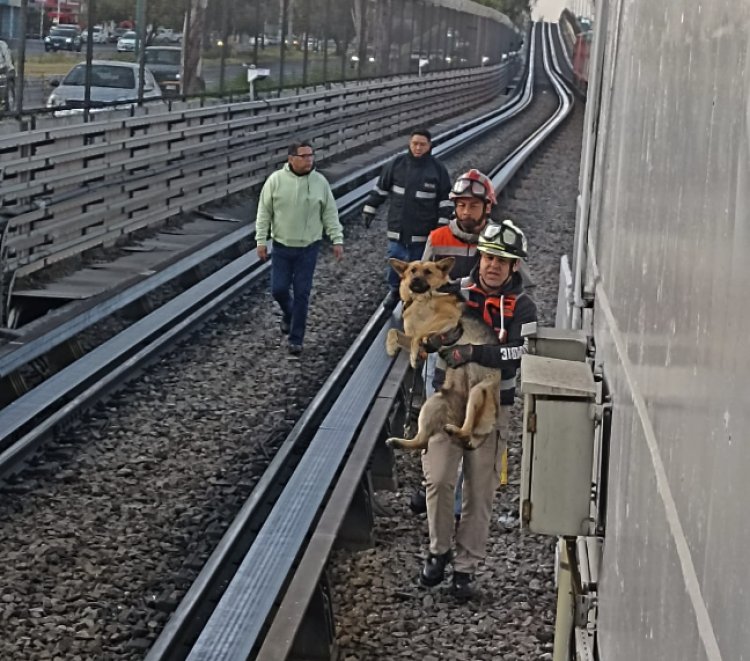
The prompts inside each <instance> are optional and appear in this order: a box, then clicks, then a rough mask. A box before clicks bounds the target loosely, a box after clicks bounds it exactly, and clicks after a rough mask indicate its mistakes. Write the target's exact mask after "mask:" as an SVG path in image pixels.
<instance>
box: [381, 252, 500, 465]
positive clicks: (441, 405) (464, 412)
mask: <svg viewBox="0 0 750 661" xmlns="http://www.w3.org/2000/svg"><path fill="white" fill-rule="evenodd" d="M454 261H455V260H454V259H453V257H446V258H445V259H441V260H440V261H438V262H422V261H416V262H402V261H401V260H398V259H391V260H390V263H391V266H392V267H393V269H394V270H395V271H396V272H397V273H398V274H399V276H400V278H401V284H400V286H399V295H400V297H401V300H402V302H403V319H404V332H403V333H401V332H400V331H398V330H396V329H394V328H392V329H391V330H389V331H388V336H387V338H386V351H387V353H388V355H389V356H393V355H395V354H396V352H397V351H398V348H399V347H400V346H401V347H404V348H408V349H409V352H410V353H409V359H410V362H411V365H412V367H413V368H416V366H417V363H418V360H419V357H420V347H421V345H422V343H423V342H425V341H426V340H427V338H428V337H429V336H430V335H433V334H436V333H437V334H442V335H452V337H451V339H452V340H454V342H453V343H454V344H492V343H493V342H495V343H496V342H497V341H498V340H497V337H496V336H495V334H494V333H493V332H492V329H490V328H489V327H488V326H487V324H485V323H484V322H483V321H482V320H481V319H478V318H475V317H474V316H473V315H464V314H463V307H464V306H463V305H462V303H461V302H460V301H459V299H458V297H457V296H455V295H454V294H448V293H443V292H440V291H438V290H439V289H440V287H442V286H443V285H445V284H447V282H448V274H449V273H450V270H451V268H452V267H453V263H454ZM453 331H455V334H452V332H453ZM499 395H500V370H499V369H492V368H489V367H482V366H481V365H479V364H477V363H472V362H470V363H466V364H464V365H461V366H459V367H457V368H448V369H447V370H446V375H445V383H444V384H443V386H442V388H441V389H440V391H439V392H436V393H435V394H433V395H432V396H431V397H428V398H427V400H426V401H425V403H424V404H423V405H422V408H421V409H420V411H419V419H418V429H417V435H416V436H415V437H414V438H413V439H404V438H389V439H388V440H387V441H386V443H388V445H390V446H391V447H401V448H405V449H408V450H423V449H425V448H427V446H428V442H429V440H430V438H431V437H432V436H433V435H434V434H437V433H440V432H447V433H448V434H450V435H451V436H452V437H453V438H454V439H456V441H457V442H459V443H461V444H462V445H463V446H464V447H465V448H467V449H470V450H473V449H476V448H478V447H479V446H480V445H481V444H482V443H483V442H484V441H485V440H486V439H487V436H488V435H489V434H490V433H491V432H492V431H493V429H494V428H495V422H496V418H497V412H498V406H499Z"/></svg>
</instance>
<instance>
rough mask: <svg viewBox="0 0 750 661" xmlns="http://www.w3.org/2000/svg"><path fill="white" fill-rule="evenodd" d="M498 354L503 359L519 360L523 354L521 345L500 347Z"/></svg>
mask: <svg viewBox="0 0 750 661" xmlns="http://www.w3.org/2000/svg"><path fill="white" fill-rule="evenodd" d="M500 355H501V356H502V358H503V360H521V356H523V347H502V348H501V349H500Z"/></svg>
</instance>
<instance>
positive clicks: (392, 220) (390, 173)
mask: <svg viewBox="0 0 750 661" xmlns="http://www.w3.org/2000/svg"><path fill="white" fill-rule="evenodd" d="M450 188H451V181H450V177H449V176H448V171H447V170H446V169H445V166H444V165H443V164H442V163H441V162H440V161H439V160H438V159H437V158H435V157H434V156H433V155H432V136H431V134H430V132H429V131H428V130H427V129H422V128H419V129H414V130H413V131H412V132H411V136H410V138H409V150H408V151H407V152H406V153H405V154H401V155H399V156H397V157H396V158H394V159H393V160H392V161H390V162H389V163H387V164H386V165H385V166H383V169H382V171H381V172H380V177H379V178H378V182H377V184H376V185H375V188H374V189H373V191H372V193H370V196H369V197H368V198H367V202H366V203H365V206H364V209H363V210H362V217H363V218H364V222H365V227H369V226H370V224H371V223H372V221H373V219H374V218H375V213H376V211H377V208H378V207H379V206H380V205H381V204H383V202H385V201H386V200H387V199H389V198H390V206H389V209H388V257H389V258H390V257H395V258H396V259H400V260H403V261H405V262H412V261H414V260H417V259H422V253H423V252H424V246H425V243H426V242H427V236H428V235H429V233H430V232H431V231H432V230H434V229H435V228H436V227H437V226H438V222H439V221H441V220H442V222H447V221H448V218H449V217H450V215H451V212H452V211H453V203H452V202H451V201H450V200H449V199H448V193H449V192H450ZM386 277H387V280H388V284H389V286H390V288H391V291H390V292H389V293H388V297H387V298H386V300H385V301H384V306H385V308H386V309H388V310H392V309H393V308H395V307H396V304H397V303H398V302H399V295H398V286H399V277H398V275H397V274H396V272H395V271H394V270H393V269H392V268H390V266H389V267H388V272H387V276H386Z"/></svg>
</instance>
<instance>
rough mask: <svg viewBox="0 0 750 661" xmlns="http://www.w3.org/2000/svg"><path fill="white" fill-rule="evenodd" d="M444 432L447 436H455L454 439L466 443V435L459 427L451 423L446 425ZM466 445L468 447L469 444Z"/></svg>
mask: <svg viewBox="0 0 750 661" xmlns="http://www.w3.org/2000/svg"><path fill="white" fill-rule="evenodd" d="M443 431H444V432H445V433H446V434H450V435H451V436H453V437H455V438H458V439H461V440H464V441H465V439H466V434H464V432H463V430H462V429H461V427H459V426H457V425H451V424H450V423H449V424H447V425H445V426H444V427H443ZM464 445H467V443H466V442H464Z"/></svg>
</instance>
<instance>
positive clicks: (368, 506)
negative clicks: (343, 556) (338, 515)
mask: <svg viewBox="0 0 750 661" xmlns="http://www.w3.org/2000/svg"><path fill="white" fill-rule="evenodd" d="M374 524H375V521H374V517H373V513H372V483H371V481H370V477H369V475H368V473H367V472H365V473H364V474H363V475H362V478H361V479H360V481H359V484H358V485H357V489H356V491H355V492H354V495H353V497H352V500H351V502H350V503H349V509H347V510H346V515H345V516H344V520H343V521H342V522H341V527H340V528H339V532H338V535H337V536H336V546H338V547H343V548H346V549H349V550H353V551H361V550H362V549H369V548H371V547H372V546H373V545H374V543H375V540H374V538H373V534H372V530H373V527H374Z"/></svg>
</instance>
